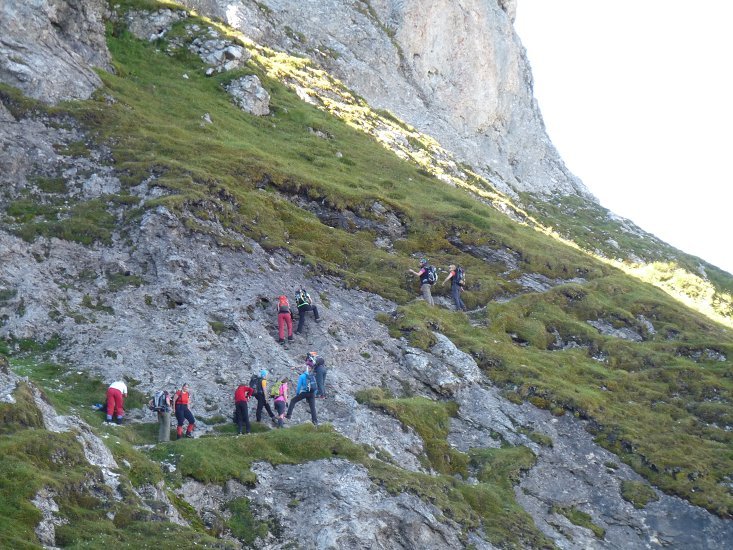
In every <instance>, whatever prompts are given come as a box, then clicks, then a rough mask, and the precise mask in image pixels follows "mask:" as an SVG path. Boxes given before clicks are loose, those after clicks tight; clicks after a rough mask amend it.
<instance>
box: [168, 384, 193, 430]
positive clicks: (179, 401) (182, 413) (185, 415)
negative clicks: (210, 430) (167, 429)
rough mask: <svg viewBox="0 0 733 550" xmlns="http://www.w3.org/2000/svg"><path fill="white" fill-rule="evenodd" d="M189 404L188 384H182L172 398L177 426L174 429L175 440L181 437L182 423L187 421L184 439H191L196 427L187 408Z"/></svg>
mask: <svg viewBox="0 0 733 550" xmlns="http://www.w3.org/2000/svg"><path fill="white" fill-rule="evenodd" d="M190 404H191V394H190V393H189V392H188V384H183V386H181V389H180V390H178V391H177V392H176V393H175V394H174V396H173V408H174V410H175V411H176V420H177V421H178V426H177V428H176V439H181V438H182V437H183V422H184V420H186V421H188V426H186V437H193V430H194V428H195V427H196V419H195V418H194V416H193V413H192V412H191V410H190V409H189V408H188V406H189V405H190Z"/></svg>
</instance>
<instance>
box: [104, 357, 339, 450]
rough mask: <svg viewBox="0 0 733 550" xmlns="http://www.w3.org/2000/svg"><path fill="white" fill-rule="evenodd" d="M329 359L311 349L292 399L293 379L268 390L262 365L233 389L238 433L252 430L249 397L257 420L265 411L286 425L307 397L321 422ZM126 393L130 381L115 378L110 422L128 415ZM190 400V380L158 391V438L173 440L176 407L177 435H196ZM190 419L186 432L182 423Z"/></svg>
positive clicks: (152, 403) (315, 420) (152, 405)
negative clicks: (319, 407) (319, 405)
mask: <svg viewBox="0 0 733 550" xmlns="http://www.w3.org/2000/svg"><path fill="white" fill-rule="evenodd" d="M326 372H327V369H326V362H325V361H324V359H323V357H321V356H319V355H318V353H317V352H315V351H311V352H309V353H308V354H307V355H306V358H305V365H304V366H303V367H302V369H301V374H300V376H298V383H297V386H296V388H295V396H294V397H293V398H292V399H291V398H290V396H291V391H290V379H289V378H288V377H287V376H286V377H283V378H281V379H280V380H279V382H275V383H274V384H272V386H271V389H270V391H269V393H268V391H267V386H268V375H269V372H268V371H267V369H262V370H261V371H260V372H259V374H253V375H252V378H250V381H249V384H240V385H239V386H237V388H236V389H235V390H234V418H233V420H234V423H235V424H236V425H237V435H242V430H243V429H244V430H245V433H250V431H251V425H250V421H249V399H250V398H251V397H254V398H255V400H256V401H257V406H256V409H255V418H256V420H257V422H260V421H261V420H262V416H263V415H262V411H263V409H264V411H265V412H266V413H267V414H268V415H269V416H270V419H271V420H272V422H273V423H274V424H275V425H276V426H277V427H278V428H283V427H284V426H285V422H284V421H285V419H288V420H289V419H290V418H291V416H292V414H293V408H294V407H295V405H297V404H298V403H299V402H300V401H303V400H306V401H307V403H308V407H309V409H310V414H311V422H313V424H314V425H315V426H318V414H317V412H316V399H326ZM125 397H127V385H126V384H125V383H124V382H123V381H116V382H113V383H112V384H110V386H109V388H107V407H106V411H107V422H110V423H111V422H116V423H117V424H122V422H123V420H124V416H125V410H124V398H125ZM268 397H269V398H270V399H272V400H273V405H274V408H275V411H276V413H277V414H276V413H274V412H273V411H272V407H270V405H269V403H268V402H267V398H268ZM190 404H191V393H190V391H189V387H188V384H183V385H182V386H181V389H179V390H176V391H175V392H173V393H169V392H168V391H164V390H161V391H158V392H156V393H155V395H154V396H153V398H152V399H151V400H150V401H149V403H148V407H149V408H150V409H151V410H152V411H155V412H157V413H158V423H159V433H158V440H159V441H169V440H170V413H171V411H173V412H174V413H175V417H176V422H177V426H176V435H177V439H181V438H182V437H189V438H191V437H193V431H194V429H195V427H196V418H195V417H194V415H193V413H192V412H191V409H190V408H189V405H190ZM184 423H187V426H186V432H185V435H184V431H183V427H184Z"/></svg>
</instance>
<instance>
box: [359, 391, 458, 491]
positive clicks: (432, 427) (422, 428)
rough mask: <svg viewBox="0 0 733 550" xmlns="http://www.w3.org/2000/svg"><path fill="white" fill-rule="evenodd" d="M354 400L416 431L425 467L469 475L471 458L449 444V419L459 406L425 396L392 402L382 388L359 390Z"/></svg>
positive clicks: (444, 472)
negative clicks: (419, 438)
mask: <svg viewBox="0 0 733 550" xmlns="http://www.w3.org/2000/svg"><path fill="white" fill-rule="evenodd" d="M355 398H356V400H357V401H358V402H359V403H362V404H366V405H368V406H370V407H372V408H375V409H378V410H381V411H384V412H386V413H387V414H389V415H391V416H394V417H395V418H397V419H398V420H399V421H400V422H402V423H403V424H404V425H405V426H410V427H411V428H413V429H414V430H415V431H416V432H417V433H418V435H420V437H421V438H422V440H423V443H424V446H425V457H424V458H425V459H426V460H425V464H424V465H425V466H427V467H429V468H433V469H434V470H435V471H437V472H440V473H441V474H447V475H453V474H460V475H462V476H464V477H466V476H467V475H468V461H469V458H468V456H467V455H466V454H465V453H461V452H459V451H457V450H455V449H453V448H452V447H451V446H450V445H449V444H448V442H447V441H446V437H447V436H448V431H449V430H450V419H451V417H453V416H455V415H456V413H457V412H458V405H457V403H455V402H454V401H431V400H430V399H426V398H424V397H409V398H403V399H393V398H391V397H389V396H387V395H386V394H385V393H384V391H383V390H382V389H381V388H372V389H369V390H362V391H359V392H357V394H356V395H355Z"/></svg>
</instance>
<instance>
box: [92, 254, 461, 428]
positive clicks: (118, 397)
mask: <svg viewBox="0 0 733 550" xmlns="http://www.w3.org/2000/svg"><path fill="white" fill-rule="evenodd" d="M448 271H449V273H448V276H447V277H446V278H445V279H444V280H443V282H442V286H445V284H446V283H448V281H450V284H451V296H452V297H453V303H454V304H455V306H456V309H457V310H460V311H465V310H466V306H465V304H464V303H463V300H462V299H461V293H462V292H463V289H464V286H465V281H466V274H465V272H464V270H463V268H462V267H460V266H457V265H455V264H451V265H450V266H449V269H448ZM409 272H410V273H412V274H413V275H415V276H416V277H419V278H420V291H421V293H422V296H423V298H424V299H425V301H426V302H427V303H428V304H430V305H431V306H432V305H435V304H434V301H433V296H432V292H431V288H432V286H433V285H434V284H435V283H437V282H438V270H437V269H436V268H435V267H434V266H432V265H430V264H429V263H428V260H427V259H426V258H422V259H421V260H420V268H419V270H418V271H415V270H412V269H410V270H409ZM295 305H296V307H297V311H298V327H297V328H296V329H295V334H300V333H302V332H303V329H304V327H305V317H306V315H305V314H306V313H307V312H313V316H314V318H315V321H316V322H320V320H321V318H320V316H319V314H318V308H317V307H316V306H315V304H314V303H313V300H312V298H311V297H310V295H309V294H308V292H307V291H306V290H305V288H303V287H302V286H300V287H298V288H296V289H295ZM293 313H294V312H293V310H292V308H291V307H290V303H289V301H288V298H287V296H285V295H281V296H279V297H278V301H277V325H278V336H279V339H278V342H279V343H280V344H284V343H285V337H286V333H287V339H288V340H291V341H292V340H293V318H294V315H293ZM268 375H269V372H268V371H267V369H262V370H261V371H260V372H259V375H256V374H253V375H252V378H251V379H250V381H249V384H239V385H238V386H237V388H236V389H235V390H234V423H235V424H236V425H237V435H241V434H242V430H244V431H245V433H250V430H251V425H250V421H249V399H250V398H251V397H254V398H255V399H256V401H257V407H256V409H255V418H256V420H257V422H260V421H261V420H262V411H263V409H264V411H265V412H266V413H267V414H268V415H269V416H270V418H271V420H272V422H273V423H274V424H275V425H276V426H277V427H279V428H282V427H284V425H285V422H284V421H285V419H290V417H291V415H292V412H293V407H295V405H296V404H297V403H299V402H300V401H303V400H306V401H307V403H308V407H309V409H310V414H311V421H312V422H313V424H314V425H316V426H318V415H317V412H316V402H315V400H316V399H318V398H320V399H325V398H326V364H325V361H324V360H323V358H322V357H320V356H319V355H318V353H316V352H314V351H312V352H309V353H308V354H307V356H306V359H305V365H304V366H303V368H302V370H301V374H300V376H298V382H297V386H296V388H295V396H294V397H293V398H292V399H291V398H290V394H291V392H290V379H289V378H288V377H287V376H286V377H283V378H281V379H280V380H279V381H275V382H274V383H273V384H272V385H271V390H270V392H269V395H268V392H267V386H268ZM268 396H269V398H271V399H272V400H273V406H274V408H275V411H276V413H277V414H276V413H275V412H273V410H272V407H270V405H269V403H268V402H267V398H268ZM125 397H127V385H126V384H125V383H124V382H123V381H117V382H113V383H112V384H110V386H109V388H108V389H107V407H106V411H107V422H113V421H115V422H116V423H117V424H121V423H122V421H123V419H124V414H125V411H124V407H123V404H124V398H125ZM190 404H191V394H190V392H189V387H188V384H183V385H182V386H181V389H179V390H176V391H175V392H173V393H172V394H171V393H169V392H167V391H159V392H156V394H155V396H154V397H153V399H151V400H150V403H149V407H150V409H152V410H153V411H156V412H157V413H158V421H159V425H160V432H159V438H158V439H159V440H160V441H168V440H169V438H170V412H171V410H172V411H173V412H174V413H175V417H176V422H177V427H176V434H177V437H178V438H179V439H180V438H182V437H193V431H194V428H195V426H196V418H195V417H194V416H193V413H192V412H191V410H190V408H189V405H190ZM186 422H187V423H188V425H187V426H186V432H185V436H184V433H183V426H184V423H186Z"/></svg>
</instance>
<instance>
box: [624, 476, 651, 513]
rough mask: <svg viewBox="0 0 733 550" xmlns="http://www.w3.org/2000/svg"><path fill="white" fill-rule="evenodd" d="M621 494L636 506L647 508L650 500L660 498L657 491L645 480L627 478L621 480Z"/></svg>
mask: <svg viewBox="0 0 733 550" xmlns="http://www.w3.org/2000/svg"><path fill="white" fill-rule="evenodd" d="M621 496H622V497H623V498H624V500H627V501H629V502H630V503H631V504H633V505H634V508H640V509H641V508H645V507H646V505H647V504H649V503H650V502H656V501H657V500H659V497H658V496H657V493H656V491H655V490H654V489H652V488H651V487H650V486H649V485H648V484H647V483H644V482H643V481H631V480H628V479H625V480H624V481H622V482H621Z"/></svg>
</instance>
